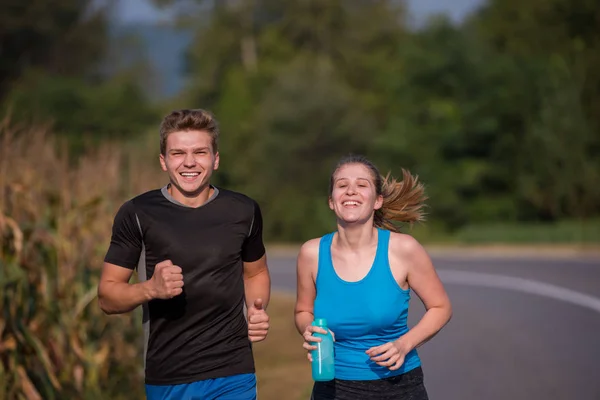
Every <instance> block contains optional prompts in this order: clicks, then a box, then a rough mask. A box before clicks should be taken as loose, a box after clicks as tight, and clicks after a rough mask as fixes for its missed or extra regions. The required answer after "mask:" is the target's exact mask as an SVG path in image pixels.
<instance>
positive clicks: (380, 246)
mask: <svg viewBox="0 0 600 400" xmlns="http://www.w3.org/2000/svg"><path fill="white" fill-rule="evenodd" d="M389 247H390V231H388V230H387V229H381V228H377V255H376V256H375V259H376V260H377V264H381V266H382V267H384V268H386V269H387V268H389V257H388V251H389ZM376 267H377V266H376ZM378 269H381V268H378Z"/></svg>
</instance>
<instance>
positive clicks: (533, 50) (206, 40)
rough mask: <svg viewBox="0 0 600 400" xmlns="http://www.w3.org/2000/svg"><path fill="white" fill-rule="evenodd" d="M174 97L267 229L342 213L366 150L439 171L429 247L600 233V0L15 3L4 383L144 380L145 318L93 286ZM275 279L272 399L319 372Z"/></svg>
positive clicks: (307, 231) (9, 39) (148, 172)
mask: <svg viewBox="0 0 600 400" xmlns="http://www.w3.org/2000/svg"><path fill="white" fill-rule="evenodd" d="M176 108H206V109H209V110H211V111H213V112H214V113H215V114H216V116H217V119H218V120H219V121H220V123H221V130H222V136H221V142H220V152H221V167H220V169H219V171H218V173H217V174H216V182H215V183H216V184H217V185H222V186H224V187H227V188H230V189H233V190H239V191H242V192H244V193H246V194H248V195H250V196H252V197H254V198H255V199H256V200H257V201H258V202H259V203H260V204H261V207H262V209H263V214H264V223H265V225H264V229H265V230H264V235H265V240H266V241H267V242H268V243H269V244H270V245H271V246H273V248H275V247H276V246H279V245H286V246H291V248H292V249H294V248H295V247H294V246H297V244H298V243H301V242H302V241H305V240H307V239H310V238H312V237H317V236H320V235H322V234H323V233H325V232H328V231H330V230H332V229H334V226H335V225H334V223H335V221H334V219H333V215H332V213H331V212H330V211H329V209H328V207H327V202H326V196H327V185H328V179H329V174H330V172H331V169H332V168H333V166H334V164H335V162H336V160H337V159H338V158H340V157H341V156H343V155H345V154H347V153H349V152H358V153H363V154H365V155H367V156H368V157H370V158H371V159H372V160H373V161H374V162H375V163H376V164H377V165H378V166H379V168H380V170H381V172H382V173H384V174H385V173H387V172H388V171H390V172H391V173H392V175H395V176H399V175H401V168H406V169H408V170H410V171H411V172H412V173H413V174H416V175H418V176H419V178H420V180H421V181H422V182H424V183H425V185H426V188H427V193H428V195H429V198H430V199H429V201H428V209H427V213H428V216H427V222H426V223H425V224H422V225H418V226H414V227H412V228H411V227H407V232H410V233H411V234H413V235H414V236H415V237H417V238H418V239H419V240H421V241H422V243H424V244H425V245H426V246H430V247H431V248H434V247H435V246H444V247H445V248H456V247H457V246H459V247H464V246H466V245H471V246H472V245H479V246H496V247H497V246H499V245H501V246H505V247H503V248H506V249H515V248H523V247H527V248H533V247H535V248H550V249H557V248H564V249H570V251H577V252H578V251H587V250H589V249H592V250H593V249H598V246H599V245H600V184H599V182H600V3H598V2H597V1H595V0H571V1H567V0H522V1H516V0H488V1H485V0H461V1H453V2H445V1H442V0H437V1H436V0H427V1H425V0H410V1H391V0H390V1H384V0H380V1H375V0H373V1H367V0H346V1H341V0H297V1H279V0H228V1H226V0H221V1H201V0H187V1H186V0H180V1H176V0H171V1H170V0H122V1H109V0H55V1H52V2H50V1H47V0H30V1H14V0H2V1H0V143H1V144H0V146H1V147H0V190H1V192H0V239H1V240H0V268H1V269H0V285H1V290H0V309H1V311H2V312H1V313H0V383H1V384H0V399H22V398H26V399H75V398H78V399H131V398H142V396H143V391H142V389H143V386H142V382H143V371H142V368H141V366H142V362H141V340H140V332H141V329H140V328H141V324H140V315H139V314H138V313H137V311H136V313H133V315H127V316H116V317H106V316H104V315H102V313H101V312H100V310H99V308H98V307H97V304H96V302H95V295H96V284H97V282H98V276H99V269H100V267H101V264H102V258H103V256H104V252H105V251H106V248H107V246H108V242H109V237H110V227H111V224H112V218H113V216H114V213H115V212H116V209H117V208H118V207H119V206H120V204H121V203H122V202H123V201H125V200H127V199H129V198H131V197H132V196H134V195H136V194H138V193H140V192H142V191H145V190H149V189H153V188H156V187H159V186H161V185H163V184H165V183H166V176H165V175H163V173H162V172H161V171H160V169H159V165H158V125H159V124H160V121H161V118H162V117H163V116H164V115H165V114H167V113H168V112H170V111H171V110H173V109H176ZM408 229H411V230H410V231H409V230H408ZM515 246H516V247H515ZM540 246H545V247H540ZM279 247H283V246H279ZM507 251H510V250H507ZM289 257H291V255H290V256H289ZM281 265H287V264H285V263H282V264H281ZM274 268H283V267H279V265H278V264H276V263H275V264H274ZM289 268H291V269H293V265H291V266H290V267H289ZM585 279H589V277H588V278H585ZM275 288H276V289H278V290H279V289H281V291H282V292H284V291H285V290H283V289H284V288H283V287H278V286H277V285H276V287H275ZM595 289H598V291H599V292H600V288H599V287H598V286H596V287H594V288H593V290H595ZM593 290H592V291H593ZM288 292H289V291H288ZM596 293H598V292H596ZM292 294H293V292H292ZM281 296H282V297H281V298H280V299H281V301H280V306H278V307H279V308H277V307H275V306H274V307H275V308H274V311H273V312H281V318H279V317H276V319H275V320H274V329H275V333H274V335H275V338H274V339H273V341H272V345H270V347H268V346H269V345H262V344H261V345H259V346H257V352H258V360H257V363H258V366H257V368H258V373H259V382H260V385H263V386H259V387H264V388H266V389H265V393H267V394H266V395H265V397H264V398H265V399H268V398H282V399H288V398H289V399H295V398H298V397H297V396H302V395H304V396H306V393H307V392H306V390H307V389H306V388H308V387H309V386H310V376H309V373H310V371H309V369H308V365H307V364H306V360H305V359H304V354H303V353H302V349H301V346H300V342H299V343H298V345H297V346H296V347H297V349H295V350H290V349H289V347H290V346H289V345H286V343H289V341H290V340H291V339H288V336H287V335H296V334H295V333H294V332H293V327H292V325H291V324H292V314H291V306H292V303H291V302H290V301H291V300H290V299H289V298H288V297H289V295H285V294H282V295H281ZM285 296H288V297H285ZM278 335H279V336H278ZM294 337H295V338H296V339H298V338H299V337H296V336H294ZM284 338H285V339H284ZM279 344H280V347H276V346H278V345H279ZM272 357H275V358H272ZM273 360H275V361H273ZM273 366H276V367H277V368H274V367H273ZM286 368H288V369H286ZM281 371H283V372H281ZM290 375H292V378H295V379H296V380H295V381H294V380H291V381H290V382H289V383H286V386H285V387H286V388H287V389H289V390H290V392H289V395H285V396H282V395H281V393H282V392H281V390H282V389H281V388H277V386H276V385H277V384H278V383H279V384H280V385H281V382H282V379H283V378H282V377H285V376H290ZM284 382H286V381H285V380H284ZM269 385H275V386H274V387H275V389H268V388H267V386H269ZM293 385H296V386H298V388H297V391H298V394H297V395H296V394H295V393H296V392H294V390H296V389H291V387H292V386H293ZM269 387H271V386H269ZM259 390H260V389H259ZM268 390H272V391H273V393H274V394H273V395H272V397H269V396H271V395H270V394H269V393H270V392H268ZM598 390H599V391H598V392H597V394H598V397H590V400H594V399H600V389H598ZM277 393H279V397H278V395H277ZM304 398H305V397H304ZM464 398H465V399H466V398H476V397H464ZM477 398H479V399H481V398H483V397H477ZM529 398H533V397H529ZM539 398H543V397H539ZM544 398H546V399H547V398H549V397H544Z"/></svg>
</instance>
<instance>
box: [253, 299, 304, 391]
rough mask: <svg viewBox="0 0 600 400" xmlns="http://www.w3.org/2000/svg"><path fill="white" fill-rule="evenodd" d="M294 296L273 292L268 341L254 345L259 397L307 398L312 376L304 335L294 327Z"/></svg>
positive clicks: (269, 310)
mask: <svg viewBox="0 0 600 400" xmlns="http://www.w3.org/2000/svg"><path fill="white" fill-rule="evenodd" d="M294 300H295V299H294V297H293V296H290V295H287V294H275V295H273V297H272V299H271V302H270V305H269V309H268V312H269V317H270V321H271V328H270V330H269V335H268V336H267V339H266V340H265V341H264V342H260V343H257V344H256V345H255V346H254V356H255V362H256V375H257V380H258V398H259V399H261V400H280V399H286V400H300V399H303V400H306V399H308V398H309V397H310V391H311V389H312V378H311V372H310V363H309V362H308V359H307V358H306V351H305V350H304V349H303V348H302V338H301V337H300V335H299V334H298V332H297V331H296V327H295V326H294Z"/></svg>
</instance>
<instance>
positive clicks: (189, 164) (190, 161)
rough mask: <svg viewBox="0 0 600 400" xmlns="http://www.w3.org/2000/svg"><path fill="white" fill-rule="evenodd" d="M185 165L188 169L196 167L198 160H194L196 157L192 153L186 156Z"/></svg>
mask: <svg viewBox="0 0 600 400" xmlns="http://www.w3.org/2000/svg"><path fill="white" fill-rule="evenodd" d="M183 165H184V166H186V167H193V166H194V165H196V159H195V158H194V155H193V154H190V153H188V154H186V155H185V159H184V160H183Z"/></svg>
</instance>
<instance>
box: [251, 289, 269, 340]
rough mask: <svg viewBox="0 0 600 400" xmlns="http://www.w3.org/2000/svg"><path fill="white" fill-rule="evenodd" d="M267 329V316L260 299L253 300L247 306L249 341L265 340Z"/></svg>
mask: <svg viewBox="0 0 600 400" xmlns="http://www.w3.org/2000/svg"><path fill="white" fill-rule="evenodd" d="M268 331H269V316H268V315H267V312H266V311H265V310H264V309H263V301H262V299H256V300H254V304H253V305H252V306H250V307H249V308H248V338H249V339H250V341H251V342H260V341H262V340H265V338H266V337H267V333H268Z"/></svg>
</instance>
